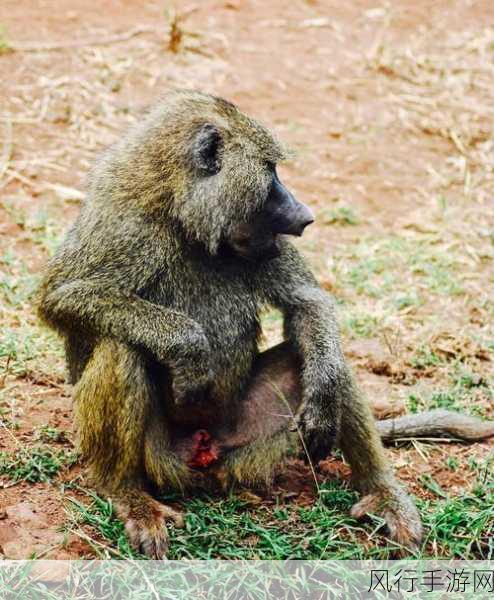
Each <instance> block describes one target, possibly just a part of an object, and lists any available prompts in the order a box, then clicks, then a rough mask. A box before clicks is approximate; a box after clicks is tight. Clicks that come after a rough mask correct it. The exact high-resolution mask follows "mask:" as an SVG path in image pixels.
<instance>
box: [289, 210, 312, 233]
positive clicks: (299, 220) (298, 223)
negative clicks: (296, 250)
mask: <svg viewBox="0 0 494 600" xmlns="http://www.w3.org/2000/svg"><path fill="white" fill-rule="evenodd" d="M297 213H298V214H297V216H296V218H295V219H294V222H293V227H292V230H291V231H290V233H291V234H292V235H298V236H301V235H302V234H303V232H304V229H305V228H306V227H307V226H308V225H310V224H311V223H314V214H313V213H312V211H311V209H310V208H309V207H308V206H305V204H301V203H299V206H298V211H297Z"/></svg>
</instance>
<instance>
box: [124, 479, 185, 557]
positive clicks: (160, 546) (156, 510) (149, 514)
mask: <svg viewBox="0 0 494 600" xmlns="http://www.w3.org/2000/svg"><path fill="white" fill-rule="evenodd" d="M115 508H116V511H117V515H118V517H119V518H120V519H122V521H123V522H124V524H125V531H126V532H127V536H128V538H129V541H130V543H131V546H132V547H133V548H134V549H135V550H137V551H138V552H141V553H142V554H145V555H146V556H148V557H149V558H153V559H163V558H166V553H167V551H168V531H167V528H166V523H167V521H172V522H173V523H174V525H175V527H183V525H184V520H183V516H182V515H181V514H180V513H179V512H177V511H176V510H174V509H173V508H171V507H170V506H166V505H165V504H161V502H158V501H157V500H155V499H154V498H152V497H151V496H150V495H149V494H147V493H146V492H141V491H132V492H128V493H127V494H125V495H124V494H120V495H119V497H118V499H117V500H116V502H115Z"/></svg>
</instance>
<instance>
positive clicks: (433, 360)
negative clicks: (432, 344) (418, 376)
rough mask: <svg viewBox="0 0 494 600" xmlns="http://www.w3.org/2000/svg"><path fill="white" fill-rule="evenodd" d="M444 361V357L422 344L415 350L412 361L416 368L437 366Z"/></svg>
mask: <svg viewBox="0 0 494 600" xmlns="http://www.w3.org/2000/svg"><path fill="white" fill-rule="evenodd" d="M442 362H443V360H442V358H441V357H440V356H438V355H437V354H436V353H435V352H434V351H433V350H431V349H430V348H429V347H428V346H420V347H419V348H417V350H415V353H414V355H413V356H412V358H411V360H410V363H411V365H412V367H415V368H416V369H426V368H427V367H437V366H439V365H441V364H442Z"/></svg>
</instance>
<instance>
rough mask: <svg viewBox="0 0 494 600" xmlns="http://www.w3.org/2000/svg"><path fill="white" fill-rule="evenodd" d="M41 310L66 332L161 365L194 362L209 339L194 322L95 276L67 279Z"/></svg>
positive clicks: (204, 348) (43, 301)
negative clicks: (106, 341) (146, 355)
mask: <svg viewBox="0 0 494 600" xmlns="http://www.w3.org/2000/svg"><path fill="white" fill-rule="evenodd" d="M40 312H41V314H42V316H43V318H44V319H45V321H47V322H48V323H49V324H51V325H53V326H54V327H55V328H56V329H58V330H61V331H62V332H64V331H73V330H80V331H90V332H92V333H93V334H94V335H96V336H98V337H111V338H114V339H116V340H118V341H120V342H124V343H126V344H129V345H130V346H133V347H137V348H141V349H145V350H146V351H148V352H150V353H151V354H153V355H154V356H155V357H156V359H157V360H158V361H160V362H163V363H171V364H174V363H175V362H176V361H177V360H178V359H182V358H183V359H187V358H190V359H192V358H194V357H192V356H190V354H191V352H194V353H195V352H197V354H198V356H197V358H198V359H199V358H201V356H200V354H201V349H202V350H203V351H204V352H205V353H207V350H208V348H207V340H206V338H205V336H204V333H203V331H202V328H201V326H200V325H199V324H198V323H196V322H195V321H194V320H193V319H190V318H189V317H187V316H185V315H184V314H182V313H180V312H178V311H176V310H171V309H169V308H166V307H163V306H159V305H157V304H153V303H152V302H149V301H147V300H144V299H142V298H140V297H139V296H137V295H136V294H134V293H131V292H127V291H124V290H122V289H119V288H117V287H112V286H111V285H109V284H108V283H106V282H99V281H98V280H94V279H91V278H88V279H76V280H74V281H68V282H65V283H62V284H61V285H59V286H57V287H55V288H54V289H52V290H50V291H48V292H47V293H46V294H45V295H44V297H43V299H42V302H41V306H40Z"/></svg>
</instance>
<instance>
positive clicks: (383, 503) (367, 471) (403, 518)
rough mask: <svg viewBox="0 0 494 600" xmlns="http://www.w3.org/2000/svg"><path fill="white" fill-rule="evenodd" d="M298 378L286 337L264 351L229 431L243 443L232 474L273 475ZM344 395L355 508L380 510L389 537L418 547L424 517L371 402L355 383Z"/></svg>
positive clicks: (344, 444) (243, 477) (359, 512)
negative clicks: (396, 468) (396, 469)
mask: <svg viewBox="0 0 494 600" xmlns="http://www.w3.org/2000/svg"><path fill="white" fill-rule="evenodd" d="M300 381H301V379H300V365H299V363H298V361H297V359H296V358H295V356H294V354H293V351H292V350H291V349H290V346H289V345H288V344H287V343H283V344H280V345H279V346H276V347H274V348H272V349H270V350H268V351H267V352H264V353H263V354H261V356H260V357H259V359H258V361H257V364H256V369H255V372H254V376H253V380H252V383H251V385H250V387H249V389H248V391H247V394H246V396H245V398H244V401H243V402H242V404H241V412H240V417H239V420H238V424H237V427H236V428H235V432H234V433H231V432H229V433H228V435H226V434H225V439H227V442H228V443H230V444H231V447H232V448H233V447H235V446H236V445H237V446H241V447H240V448H238V449H237V450H235V451H234V452H232V453H231V454H230V456H229V458H228V461H227V466H228V467H229V471H230V475H231V476H233V477H234V479H236V480H239V481H244V482H248V483H250V482H252V481H254V482H255V481H261V482H262V481H269V478H270V477H271V474H272V472H273V469H274V467H276V466H277V464H279V462H280V459H281V458H282V455H283V453H284V452H285V451H286V446H287V435H286V431H287V429H288V427H289V426H290V425H291V424H292V423H293V416H292V415H293V414H295V413H296V411H297V408H298V406H299V405H300V402H301V384H300ZM342 396H343V407H342V408H343V412H342V415H343V416H342V422H341V431H340V435H339V436H338V438H339V446H340V447H341V449H342V450H343V452H344V454H345V458H346V459H347V460H348V462H349V463H350V466H351V469H352V480H353V483H354V485H355V486H356V488H357V489H358V490H359V491H360V492H361V493H362V494H363V498H362V499H361V500H360V502H359V503H358V504H356V505H355V506H354V508H353V509H352V514H353V515H354V516H355V517H357V518H361V517H364V516H365V515H366V514H367V513H374V514H380V515H382V517H383V518H384V519H385V520H386V524H387V526H388V529H389V532H390V536H391V538H392V539H394V540H395V541H396V542H398V543H399V544H401V545H403V546H406V547H414V546H416V545H417V544H418V543H419V542H420V539H421V536H422V527H421V523H420V517H419V515H418V512H417V509H416V508H415V505H414V503H413V501H412V500H411V498H410V497H409V496H408V495H407V493H406V492H405V490H404V489H403V488H402V487H401V485H400V484H399V483H398V482H397V481H396V479H395V477H394V475H393V473H392V470H391V467H390V465H389V462H388V460H387V459H386V456H385V453H384V448H383V445H382V442H381V439H380V436H379V434H378V432H377V429H376V425H375V422H374V418H373V416H372V413H371V410H370V407H369V406H368V404H367V402H366V400H365V399H364V398H363V397H362V396H361V395H360V394H359V392H358V390H357V389H356V388H355V387H353V384H352V386H351V387H350V388H349V389H347V390H342Z"/></svg>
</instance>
